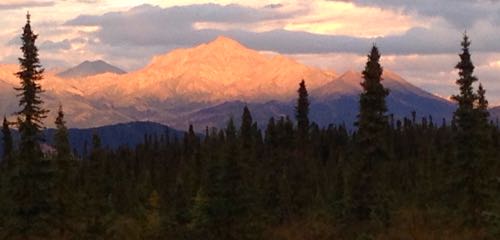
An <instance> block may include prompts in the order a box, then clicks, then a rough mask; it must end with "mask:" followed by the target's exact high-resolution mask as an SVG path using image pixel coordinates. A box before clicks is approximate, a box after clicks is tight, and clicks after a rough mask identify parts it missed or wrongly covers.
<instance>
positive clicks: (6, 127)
mask: <svg viewBox="0 0 500 240" xmlns="http://www.w3.org/2000/svg"><path fill="white" fill-rule="evenodd" d="M2 140H3V160H6V161H9V158H10V157H11V156H12V152H13V151H14V142H13V140H12V133H11V132H10V124H9V121H7V118H6V117H4V118H3V124H2Z"/></svg>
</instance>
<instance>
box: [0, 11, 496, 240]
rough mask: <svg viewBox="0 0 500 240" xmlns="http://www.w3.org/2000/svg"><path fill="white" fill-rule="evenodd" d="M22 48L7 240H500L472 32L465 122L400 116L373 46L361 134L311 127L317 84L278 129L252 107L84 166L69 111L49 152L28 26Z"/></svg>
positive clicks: (464, 82)
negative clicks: (223, 122) (223, 123)
mask: <svg viewBox="0 0 500 240" xmlns="http://www.w3.org/2000/svg"><path fill="white" fill-rule="evenodd" d="M21 39H22V43H23V45H22V47H21V50H22V57H21V58H20V59H19V63H20V71H19V72H18V73H17V76H18V77H19V79H20V86H19V88H17V90H18V93H19V94H18V97H19V106H20V110H19V112H18V113H17V121H14V122H12V121H8V120H7V119H4V122H3V127H2V144H3V147H4V150H5V151H4V155H3V157H2V161H1V163H0V238H1V239H15V240H17V239H20V240H21V239H23V240H26V239H37V240H38V239H124V240H125V239H179V240H181V239H186V240H188V239H207V240H211V239H214V240H215V239H220V240H232V239H234V240H236V239H238V240H239V239H241V240H244V239H290V240H294V239H356V240H368V239H373V240H375V239H426V240H432V239H458V240H459V239H499V238H500V201H498V199H499V197H500V162H499V160H500V158H499V156H500V131H499V127H498V123H496V122H494V121H491V120H490V117H489V113H488V101H487V99H486V97H485V94H486V90H485V89H484V88H483V87H482V85H481V84H478V82H479V80H478V79H477V78H476V77H475V75H474V65H473V63H472V60H471V53H470V51H469V47H470V44H471V41H470V40H469V37H468V36H467V35H466V34H464V37H463V41H462V43H461V47H462V48H461V50H460V54H459V59H458V63H457V65H456V69H457V70H458V76H457V81H456V84H457V94H456V95H454V96H453V97H452V100H453V101H454V102H455V103H456V105H457V109H456V111H455V113H454V117H453V119H433V118H432V116H428V117H425V118H422V119H416V113H415V112H413V113H412V110H411V109H408V111H409V117H407V118H404V119H396V118H395V117H393V116H392V115H391V114H390V113H388V109H387V106H386V102H385V98H386V97H387V96H388V95H389V94H391V93H390V91H389V90H388V89H386V88H385V87H384V85H383V79H382V78H381V76H382V73H383V67H382V66H381V64H380V58H381V54H380V53H379V51H378V48H377V47H376V46H375V45H374V46H373V48H372V50H371V52H370V53H369V54H368V58H367V62H366V65H365V68H364V71H363V79H364V80H363V82H362V83H361V85H362V87H363V92H362V94H361V95H360V96H359V114H358V117H357V122H356V129H355V130H351V129H349V128H348V127H346V126H345V125H344V124H342V123H332V124H331V125H330V126H328V127H326V128H323V127H319V126H318V125H317V124H315V123H314V122H311V121H310V120H309V117H308V112H309V104H310V100H309V95H308V92H307V88H306V81H307V79H305V81H302V82H301V83H300V84H299V85H298V90H297V101H296V108H295V110H296V111H295V112H296V114H295V116H290V117H281V118H278V119H274V118H271V119H269V122H268V123H267V125H266V126H258V125H257V123H256V122H254V121H253V120H252V114H251V112H250V111H249V110H248V108H246V107H245V108H244V109H242V114H241V124H240V125H238V126H237V125H236V124H235V121H233V119H231V120H229V121H228V123H227V127H226V128H224V129H215V128H207V129H206V131H205V133H203V134H198V133H196V132H195V131H194V130H193V127H192V126H191V127H190V128H189V129H188V130H187V131H186V134H185V136H184V137H183V138H177V137H172V136H169V135H168V133H158V134H156V135H148V136H145V137H144V143H143V144H140V145H139V146H137V147H135V148H129V147H121V148H119V149H109V148H106V147H104V146H102V144H101V141H100V139H99V136H98V135H97V134H96V135H94V136H93V141H92V143H91V144H90V146H89V148H88V151H86V152H85V153H83V154H73V151H72V148H73V146H70V144H69V141H68V128H67V126H66V124H65V119H64V111H63V107H62V106H61V107H60V109H59V112H58V117H57V119H53V120H50V121H54V122H55V124H56V126H57V130H56V133H55V135H54V143H55V144H54V146H52V148H50V149H49V150H47V148H46V147H44V146H43V145H41V144H40V142H41V139H42V138H43V136H42V130H43V128H44V125H43V122H44V121H46V120H47V119H46V114H47V110H46V109H45V108H44V106H43V99H42V98H41V94H42V93H43V89H42V86H41V85H40V83H39V80H40V79H42V78H43V72H44V69H43V67H42V66H41V64H40V59H39V56H38V49H37V47H36V44H35V42H36V39H37V35H36V34H34V33H33V31H32V29H31V24H30V19H29V17H28V19H27V23H26V25H25V26H24V28H23V35H22V37H21ZM64 107H65V108H71V106H64ZM13 129H16V130H17V131H19V133H20V136H21V137H20V141H19V143H15V141H14V140H13V137H12V130H13Z"/></svg>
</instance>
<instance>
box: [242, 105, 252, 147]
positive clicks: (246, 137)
mask: <svg viewBox="0 0 500 240" xmlns="http://www.w3.org/2000/svg"><path fill="white" fill-rule="evenodd" d="M252 123H253V120H252V114H251V113H250V110H248V107H247V106H245V107H244V108H243V114H242V116H241V127H240V136H241V141H242V146H243V149H249V148H250V147H251V144H252Z"/></svg>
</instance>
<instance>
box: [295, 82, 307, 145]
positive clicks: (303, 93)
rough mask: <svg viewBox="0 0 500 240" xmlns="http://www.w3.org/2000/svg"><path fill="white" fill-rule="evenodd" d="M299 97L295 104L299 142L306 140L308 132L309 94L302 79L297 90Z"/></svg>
mask: <svg viewBox="0 0 500 240" xmlns="http://www.w3.org/2000/svg"><path fill="white" fill-rule="evenodd" d="M297 93H298V94H299V97H298V99H297V106H295V118H296V119H297V128H298V134H299V135H298V137H299V141H300V142H302V143H303V142H306V141H307V137H308V133H309V104H310V103H309V94H308V93H307V88H306V82H305V81H304V80H302V81H301V82H300V84H299V89H298V90H297Z"/></svg>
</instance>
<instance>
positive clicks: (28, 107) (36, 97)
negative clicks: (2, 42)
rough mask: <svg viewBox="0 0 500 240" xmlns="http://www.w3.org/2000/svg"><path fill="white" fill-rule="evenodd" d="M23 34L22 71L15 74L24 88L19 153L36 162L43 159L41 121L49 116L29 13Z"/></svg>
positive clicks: (20, 114)
mask: <svg viewBox="0 0 500 240" xmlns="http://www.w3.org/2000/svg"><path fill="white" fill-rule="evenodd" d="M23 31H24V32H23V34H22V37H21V40H22V42H23V45H22V47H21V50H22V52H23V57H21V58H19V63H20V67H21V71H19V72H17V73H16V75H17V76H18V77H19V79H21V87H18V88H16V90H17V91H19V94H18V96H19V97H20V100H19V106H20V107H21V111H19V112H18V114H19V123H18V124H19V132H20V134H21V143H20V146H19V150H20V155H21V157H22V158H25V159H29V160H33V161H36V160H39V159H40V158H41V156H42V152H41V150H40V145H39V143H38V141H39V140H40V134H41V130H42V128H43V123H42V121H43V119H44V118H46V117H47V115H46V114H47V113H48V110H46V109H44V108H43V106H42V105H43V101H42V100H41V98H40V95H41V93H43V90H42V87H41V85H40V84H39V83H38V82H39V81H40V80H41V79H42V77H43V72H44V69H43V68H42V65H41V64H40V60H39V58H38V48H37V47H36V45H35V41H36V39H37V38H38V35H36V34H34V33H33V31H32V30H31V20H30V14H29V13H28V15H27V21H26V25H25V26H24V28H23Z"/></svg>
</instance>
